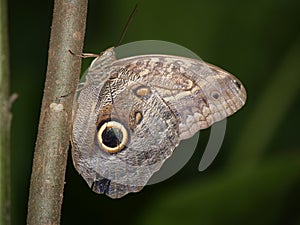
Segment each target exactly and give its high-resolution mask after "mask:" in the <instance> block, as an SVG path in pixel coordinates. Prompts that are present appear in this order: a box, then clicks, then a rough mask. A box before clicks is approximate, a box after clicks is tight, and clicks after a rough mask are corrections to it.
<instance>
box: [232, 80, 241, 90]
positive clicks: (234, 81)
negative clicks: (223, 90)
mask: <svg viewBox="0 0 300 225" xmlns="http://www.w3.org/2000/svg"><path fill="white" fill-rule="evenodd" d="M233 83H234V84H235V85H236V86H237V88H238V89H241V83H240V82H238V81H237V80H233Z"/></svg>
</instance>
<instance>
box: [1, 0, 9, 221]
mask: <svg viewBox="0 0 300 225" xmlns="http://www.w3.org/2000/svg"><path fill="white" fill-rule="evenodd" d="M7 30H8V29H7V3H6V0H0V224H3V225H9V224H10V222H11V220H10V219H11V218H10V121H11V113H10V105H11V104H10V100H9V98H10V97H9V94H10V82H9V48H8V32H7Z"/></svg>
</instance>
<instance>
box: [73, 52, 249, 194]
mask: <svg viewBox="0 0 300 225" xmlns="http://www.w3.org/2000/svg"><path fill="white" fill-rule="evenodd" d="M80 86H81V87H83V88H80V89H79V94H78V95H77V98H76V100H75V101H74V107H73V135H72V145H73V150H72V153H73V162H74V165H75V167H76V169H77V170H78V172H79V173H80V174H81V176H82V177H83V178H84V179H85V180H86V182H87V183H88V185H89V186H90V187H91V188H92V189H93V191H95V192H97V193H104V194H106V195H108V196H110V197H111V198H120V197H122V196H124V195H126V194H127V193H130V192H137V191H140V190H141V189H142V188H143V187H144V186H145V185H146V183H147V181H148V180H149V179H150V177H151V176H152V175H153V174H154V173H155V172H156V171H158V170H159V169H160V167H161V166H162V164H163V162H164V161H165V160H166V159H167V158H168V157H170V155H171V154H172V152H173V150H174V149H175V148H176V147H177V145H178V144H179V142H180V140H183V139H186V138H189V137H191V136H192V135H194V134H195V133H196V132H197V131H199V130H200V129H204V128H207V127H209V126H210V125H212V124H213V123H214V122H216V121H219V120H222V119H223V118H225V117H227V116H229V115H231V114H233V113H234V112H235V111H237V110H238V109H239V108H241V107H242V106H243V104H244V103H245V99H246V92H245V89H244V87H243V86H242V84H241V82H240V81H238V80H237V79H236V78H235V77H234V76H233V75H231V74H229V73H227V72H226V71H223V70H221V69H220V68H217V67H215V66H213V65H209V64H206V63H204V62H203V61H200V60H195V59H189V58H184V57H178V56H169V55H143V56H134V57H129V58H125V59H119V60H116V58H115V55H114V49H113V48H110V49H108V50H107V51H105V52H104V53H103V54H102V55H101V56H100V57H99V58H97V59H95V60H94V61H93V63H92V64H91V66H90V68H89V71H88V73H87V75H86V81H84V82H83V83H82V84H81V85H80Z"/></svg>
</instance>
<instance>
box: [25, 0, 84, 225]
mask: <svg viewBox="0 0 300 225" xmlns="http://www.w3.org/2000/svg"><path fill="white" fill-rule="evenodd" d="M87 2H88V1H87V0H73V1H64V0H55V1H54V12H53V21H52V26H51V27H52V30H51V37H50V47H49V54H48V67H47V74H46V82H45V89H44V96H43V102H42V108H41V115H40V122H39V130H38V136H37V141H36V147H35V152H34V159H33V167H32V174H31V183H30V192H29V202H28V215H27V224H29V225H37V224H43V225H47V224H49V225H50V224H51V225H52V224H59V223H60V215H61V206H62V200H63V189H64V181H65V171H66V164H67V152H68V148H69V137H70V130H71V115H72V102H73V97H74V94H75V90H76V87H77V84H78V80H79V75H80V70H81V58H80V57H74V56H72V55H71V54H70V53H69V52H68V49H73V50H74V51H75V52H82V47H83V41H84V34H85V23H86V14H87ZM70 93H72V94H70ZM61 96H65V97H64V98H62V97H61Z"/></svg>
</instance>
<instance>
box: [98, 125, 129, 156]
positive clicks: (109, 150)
mask: <svg viewBox="0 0 300 225" xmlns="http://www.w3.org/2000/svg"><path fill="white" fill-rule="evenodd" d="M106 128H116V129H119V130H120V131H121V132H122V135H123V139H122V141H121V143H120V144H119V145H118V146H116V147H114V148H111V147H108V146H106V145H105V144H103V139H102V133H103V132H104V131H105V129H106ZM97 139H98V143H99V145H100V147H101V148H102V149H103V150H104V151H106V152H108V153H117V152H119V151H121V150H122V149H123V148H124V147H125V146H126V143H127V142H128V133H127V130H126V128H125V127H124V126H123V125H122V124H121V123H119V122H116V121H109V122H106V123H104V124H103V125H102V126H101V127H100V129H99V131H98V133H97Z"/></svg>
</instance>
